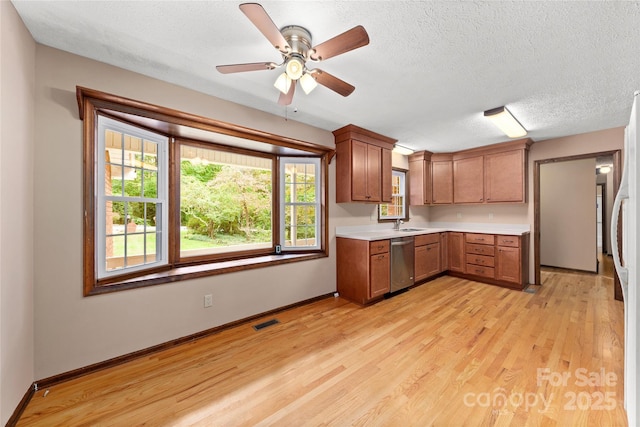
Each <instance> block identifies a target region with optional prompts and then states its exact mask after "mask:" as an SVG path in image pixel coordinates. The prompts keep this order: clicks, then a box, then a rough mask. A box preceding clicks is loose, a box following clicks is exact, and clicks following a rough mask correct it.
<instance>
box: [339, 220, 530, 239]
mask: <svg viewBox="0 0 640 427" xmlns="http://www.w3.org/2000/svg"><path fill="white" fill-rule="evenodd" d="M444 231H456V232H461V233H484V234H502V235H509V236H521V235H523V234H526V233H529V232H530V227H529V224H493V223H491V224H484V223H455V222H454V223H445V222H432V223H426V224H425V223H421V224H402V225H401V226H400V230H394V229H393V225H392V224H390V223H385V224H377V225H365V226H351V227H336V237H346V238H349V239H358V240H383V239H393V238H396V237H403V236H417V235H420V234H430V233H441V232H444Z"/></svg>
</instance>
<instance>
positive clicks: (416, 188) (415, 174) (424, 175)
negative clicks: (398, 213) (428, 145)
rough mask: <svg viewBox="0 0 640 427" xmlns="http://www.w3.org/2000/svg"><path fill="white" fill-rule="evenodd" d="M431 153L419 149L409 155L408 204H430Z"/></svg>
mask: <svg viewBox="0 0 640 427" xmlns="http://www.w3.org/2000/svg"><path fill="white" fill-rule="evenodd" d="M431 155H432V153H430V152H429V151H420V152H418V153H414V154H411V155H410V156H409V204H410V205H413V206H416V205H428V204H431Z"/></svg>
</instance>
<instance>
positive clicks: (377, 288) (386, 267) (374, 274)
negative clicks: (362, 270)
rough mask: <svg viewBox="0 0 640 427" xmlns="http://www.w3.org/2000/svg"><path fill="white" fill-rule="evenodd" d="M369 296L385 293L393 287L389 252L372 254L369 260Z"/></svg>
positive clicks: (373, 296)
mask: <svg viewBox="0 0 640 427" xmlns="http://www.w3.org/2000/svg"><path fill="white" fill-rule="evenodd" d="M369 272H370V276H369V298H370V299H371V298H375V297H377V296H380V295H384V294H386V293H387V292H389V290H390V289H391V286H390V284H391V262H390V257H389V253H388V252H387V253H384V254H377V255H372V256H371V257H370V261H369Z"/></svg>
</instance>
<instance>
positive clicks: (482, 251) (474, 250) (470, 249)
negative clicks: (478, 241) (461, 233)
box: [465, 243, 496, 256]
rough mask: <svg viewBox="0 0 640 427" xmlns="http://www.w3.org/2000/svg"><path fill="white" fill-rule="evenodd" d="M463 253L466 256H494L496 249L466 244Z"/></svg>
mask: <svg viewBox="0 0 640 427" xmlns="http://www.w3.org/2000/svg"><path fill="white" fill-rule="evenodd" d="M465 252H466V253H468V254H477V255H486V256H495V253H496V247H495V246H489V245H475V244H473V243H467V244H466V245H465Z"/></svg>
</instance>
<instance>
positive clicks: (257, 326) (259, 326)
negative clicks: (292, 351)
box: [253, 319, 280, 331]
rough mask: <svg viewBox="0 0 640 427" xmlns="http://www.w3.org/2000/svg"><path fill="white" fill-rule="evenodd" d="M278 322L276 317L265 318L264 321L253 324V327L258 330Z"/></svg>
mask: <svg viewBox="0 0 640 427" xmlns="http://www.w3.org/2000/svg"><path fill="white" fill-rule="evenodd" d="M278 323H280V322H279V321H278V319H271V320H267V321H266V322H262V323H258V324H257V325H253V329H255V330H256V331H259V330H260V329H264V328H268V327H269V326H272V325H276V324H278Z"/></svg>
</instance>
